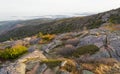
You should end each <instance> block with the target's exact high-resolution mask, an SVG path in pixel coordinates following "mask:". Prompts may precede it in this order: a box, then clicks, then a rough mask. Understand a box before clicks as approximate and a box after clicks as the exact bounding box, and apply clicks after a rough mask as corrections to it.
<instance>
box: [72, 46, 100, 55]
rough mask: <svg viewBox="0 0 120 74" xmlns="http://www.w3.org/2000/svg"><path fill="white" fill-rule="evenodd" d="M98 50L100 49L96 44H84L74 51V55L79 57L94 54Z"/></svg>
mask: <svg viewBox="0 0 120 74" xmlns="http://www.w3.org/2000/svg"><path fill="white" fill-rule="evenodd" d="M97 51H99V48H98V47H97V46H95V45H86V46H82V47H79V48H77V49H76V51H75V52H74V53H73V56H74V57H79V56H80V55H84V54H90V55H92V54H94V53H96V52H97Z"/></svg>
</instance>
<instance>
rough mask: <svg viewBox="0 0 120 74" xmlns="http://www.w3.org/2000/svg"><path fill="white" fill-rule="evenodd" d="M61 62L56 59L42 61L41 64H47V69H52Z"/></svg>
mask: <svg viewBox="0 0 120 74" xmlns="http://www.w3.org/2000/svg"><path fill="white" fill-rule="evenodd" d="M61 62H62V61H61V60H56V59H48V60H43V61H42V62H41V63H45V64H47V66H48V67H50V68H54V67H56V66H60V65H61Z"/></svg>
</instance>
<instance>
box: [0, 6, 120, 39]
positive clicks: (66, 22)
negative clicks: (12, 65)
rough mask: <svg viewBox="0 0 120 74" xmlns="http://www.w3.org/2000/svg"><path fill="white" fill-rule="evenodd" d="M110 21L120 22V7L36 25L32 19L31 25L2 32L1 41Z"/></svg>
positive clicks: (62, 31)
mask: <svg viewBox="0 0 120 74" xmlns="http://www.w3.org/2000/svg"><path fill="white" fill-rule="evenodd" d="M108 22H110V23H114V24H120V8H118V9H115V10H110V11H107V12H103V13H99V14H95V15H91V16H85V17H74V18H65V19H61V20H55V21H50V22H45V23H39V24H36V23H33V24H35V25H32V22H31V21H30V22H29V23H30V25H25V26H22V27H18V28H14V29H12V30H9V31H7V32H6V33H4V34H1V35H0V41H5V40H8V39H10V38H13V39H19V38H23V37H27V36H31V35H35V34H37V33H38V32H43V33H55V34H59V33H64V32H71V31H79V30H82V29H83V28H84V27H87V28H88V29H93V28H98V27H100V26H101V25H102V24H103V23H108Z"/></svg>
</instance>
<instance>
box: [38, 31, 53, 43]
mask: <svg viewBox="0 0 120 74" xmlns="http://www.w3.org/2000/svg"><path fill="white" fill-rule="evenodd" d="M38 37H40V38H41V41H40V42H39V43H47V42H49V41H51V40H53V39H54V38H55V35H54V34H46V35H43V34H42V33H41V32H40V33H39V34H38Z"/></svg>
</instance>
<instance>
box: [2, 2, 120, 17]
mask: <svg viewBox="0 0 120 74" xmlns="http://www.w3.org/2000/svg"><path fill="white" fill-rule="evenodd" d="M118 7H120V0H0V19H3V18H4V19H5V18H6V17H8V16H39V15H54V14H67V13H82V12H103V11H107V10H110V9H115V8H118Z"/></svg>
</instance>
